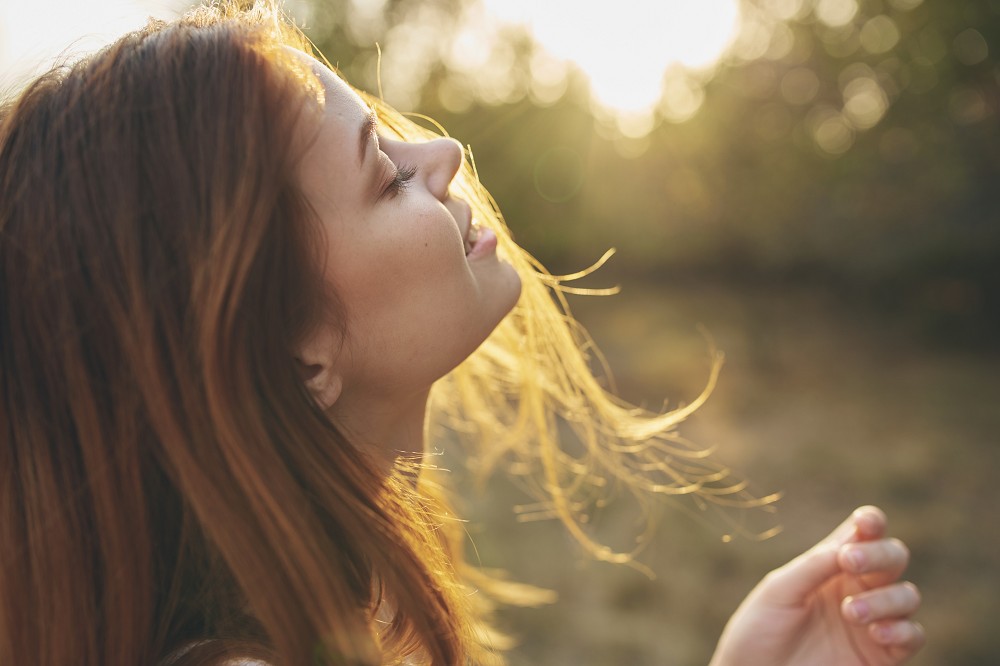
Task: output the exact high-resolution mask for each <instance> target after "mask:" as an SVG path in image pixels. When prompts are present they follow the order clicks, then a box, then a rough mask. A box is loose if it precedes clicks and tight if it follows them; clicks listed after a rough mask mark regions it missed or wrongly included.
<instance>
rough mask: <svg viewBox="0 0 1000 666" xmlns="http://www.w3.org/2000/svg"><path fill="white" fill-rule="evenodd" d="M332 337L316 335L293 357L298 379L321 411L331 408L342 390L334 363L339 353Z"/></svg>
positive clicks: (340, 379) (338, 373) (339, 375)
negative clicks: (300, 379) (299, 378)
mask: <svg viewBox="0 0 1000 666" xmlns="http://www.w3.org/2000/svg"><path fill="white" fill-rule="evenodd" d="M339 351H340V350H339V345H336V344H335V341H334V340H333V339H332V336H328V335H318V336H316V337H314V338H313V339H311V340H309V341H308V342H307V343H306V344H304V345H302V347H301V348H300V349H299V354H298V355H297V356H296V357H295V364H296V366H297V367H298V371H299V377H301V378H302V383H303V384H305V386H306V388H307V389H309V393H311V394H312V397H313V399H314V400H315V401H316V404H317V405H318V406H319V407H320V409H322V410H324V411H325V410H327V409H329V408H330V407H332V406H333V404H334V403H335V402H337V399H338V398H340V393H341V391H342V390H343V388H344V381H343V377H341V373H340V372H339V371H338V369H337V367H336V364H335V361H336V359H337V355H338V352H339Z"/></svg>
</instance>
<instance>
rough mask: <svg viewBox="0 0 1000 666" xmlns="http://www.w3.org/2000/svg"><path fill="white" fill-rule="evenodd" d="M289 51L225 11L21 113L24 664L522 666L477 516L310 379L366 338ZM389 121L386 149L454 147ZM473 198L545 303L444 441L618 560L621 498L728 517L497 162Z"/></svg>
mask: <svg viewBox="0 0 1000 666" xmlns="http://www.w3.org/2000/svg"><path fill="white" fill-rule="evenodd" d="M285 45H290V46H293V47H295V48H298V49H301V50H304V51H307V52H311V47H310V45H309V43H308V41H307V40H306V39H305V38H304V37H303V35H302V33H301V32H299V31H298V30H297V29H295V28H294V27H293V26H292V24H291V23H290V22H289V21H287V20H286V19H285V18H284V17H283V16H282V15H281V13H280V10H279V9H278V8H276V7H275V6H274V5H273V3H271V2H260V3H258V4H257V5H255V6H253V7H250V8H240V7H239V6H237V5H236V4H235V3H225V4H221V5H213V6H211V7H204V8H200V9H197V10H194V11H193V12H191V13H190V14H188V15H187V16H186V17H184V18H183V19H181V20H179V21H177V22H174V23H170V24H166V23H160V22H155V23H151V24H150V25H149V26H148V27H147V28H146V29H144V30H141V31H138V32H135V33H132V34H129V35H126V36H125V37H123V38H122V39H120V40H118V41H117V42H115V43H114V44H112V45H111V46H109V47H108V48H106V49H105V50H103V51H101V52H100V53H98V54H96V55H94V56H91V57H89V58H86V59H84V60H82V61H80V62H78V63H76V64H74V65H72V66H62V67H57V68H55V69H53V70H52V71H50V72H49V73H47V74H45V75H43V76H42V77H40V78H39V79H37V80H36V81H34V82H32V83H31V84H29V85H28V86H27V87H26V89H25V90H24V91H23V92H22V93H20V94H19V95H18V97H17V98H15V99H14V100H12V101H11V103H10V104H8V105H7V106H6V107H5V108H4V110H3V111H2V115H0V438H2V439H0V663H2V664H40V665H43V666H63V665H65V664H74V665H80V666H135V665H136V664H148V665H159V666H191V665H194V664H199V665H205V666H208V665H217V666H218V665H221V664H225V663H229V662H230V661H231V660H232V659H235V658H243V659H248V658H257V659H261V660H264V661H267V662H269V663H272V664H275V665H279V664H280V665H281V666H311V665H312V664H352V665H354V664H358V665H362V664H363V665H376V664H392V663H404V662H405V663H432V664H441V665H458V664H466V663H477V664H478V663H490V662H500V661H502V659H501V657H500V656H499V654H498V648H500V647H501V645H500V644H499V643H498V642H496V639H495V638H494V636H493V635H492V634H490V633H489V632H488V631H486V630H485V624H484V622H483V619H482V617H481V612H480V610H478V609H477V608H476V607H474V606H473V605H472V602H471V601H470V599H471V598H472V597H474V596H475V595H473V594H472V591H471V589H470V587H469V585H468V583H467V582H464V581H466V580H467V579H468V575H467V574H471V573H472V570H471V569H469V568H468V567H466V565H465V564H464V563H463V561H462V558H461V554H460V551H461V547H460V545H458V544H457V543H456V541H455V540H453V539H451V538H450V537H449V536H448V535H449V534H450V533H452V532H454V531H455V529H454V528H455V526H456V525H457V523H456V521H455V518H454V517H453V516H451V515H450V514H449V512H448V509H447V508H446V506H445V505H444V504H443V503H442V502H440V501H439V500H437V499H436V493H435V492H434V491H433V489H432V487H431V486H430V485H429V484H428V483H426V482H423V481H421V482H419V483H417V484H413V483H411V481H410V480H409V479H407V478H406V477H405V475H404V473H403V471H399V470H397V471H396V472H394V473H392V474H390V475H389V476H388V477H387V476H386V475H385V473H384V470H383V469H381V467H380V466H379V465H377V464H375V463H374V462H373V461H372V460H371V459H370V458H369V457H368V456H367V455H365V454H364V453H362V452H361V451H360V450H359V449H357V448H355V447H354V446H352V445H351V444H350V442H348V441H347V440H346V438H345V437H344V436H343V434H342V433H341V432H340V430H339V429H338V428H337V425H336V424H335V423H331V421H330V419H329V418H327V416H326V415H325V414H323V413H322V412H321V411H320V410H319V409H318V408H317V407H316V405H315V403H314V401H313V400H312V398H311V397H310V395H309V394H308V391H307V390H306V389H305V387H304V386H303V384H302V381H301V377H300V375H299V373H298V371H297V368H296V366H295V361H294V350H295V349H297V348H298V346H299V344H300V343H301V341H302V340H304V339H306V337H307V335H308V334H309V333H310V332H311V331H312V330H313V329H314V328H315V327H316V326H319V325H325V324H328V323H329V322H330V321H333V322H337V323H338V324H339V325H340V326H343V327H349V326H350V322H349V321H345V320H344V318H343V316H342V308H341V307H340V305H339V301H338V299H337V294H335V293H331V292H330V291H329V290H328V289H327V288H325V287H324V286H323V285H324V282H323V279H322V276H321V275H319V271H318V266H319V265H320V261H319V260H318V258H317V257H316V256H315V252H316V247H317V245H318V243H317V238H318V233H319V231H318V227H317V224H316V220H315V219H314V216H313V215H312V213H311V210H310V208H309V206H308V203H307V202H306V201H305V198H304V196H303V195H302V193H301V191H300V189H299V186H298V184H297V182H296V179H295V177H294V175H295V172H296V167H297V165H298V164H299V160H300V158H301V157H302V154H303V152H304V150H305V149H306V147H307V146H306V145H305V143H303V142H302V141H299V140H298V139H297V138H296V137H299V136H301V133H299V132H296V128H298V127H300V126H301V121H302V118H303V117H304V116H305V115H308V114H310V113H313V112H314V111H315V108H316V104H315V102H316V94H317V90H318V87H317V86H318V83H317V82H316V80H315V78H314V76H313V75H312V74H310V72H309V71H308V68H306V67H303V66H302V65H301V63H300V62H299V61H297V59H296V58H293V57H289V54H288V52H287V50H286V49H285V48H283V47H284V46H285ZM366 99H367V100H368V101H369V102H370V103H371V104H372V105H373V107H374V108H375V109H376V110H377V112H378V114H379V116H380V118H381V121H382V124H383V127H384V128H385V131H387V132H394V133H396V134H398V135H399V137H401V138H403V139H406V140H423V139H425V138H429V137H431V136H433V135H434V133H433V132H432V131H430V130H428V129H426V128H424V127H422V126H421V125H418V124H417V123H414V122H412V121H411V120H410V119H409V118H407V117H405V116H403V115H401V114H399V113H396V112H395V111H393V110H392V109H390V108H389V107H388V106H386V105H385V104H383V103H382V102H381V101H380V100H379V99H378V98H377V97H372V96H367V97H366ZM454 191H455V194H456V195H457V196H460V197H462V198H464V199H466V200H467V201H469V202H470V204H471V205H472V206H473V210H474V214H475V217H476V219H477V220H478V221H479V222H480V223H481V224H483V225H486V226H488V227H490V228H492V229H494V230H495V231H496V232H497V234H498V237H499V252H500V253H501V254H502V255H503V257H504V258H506V259H507V260H508V261H510V262H511V263H512V264H513V265H514V267H515V268H516V269H517V271H518V273H519V274H520V275H521V278H522V281H523V294H522V297H521V300H520V302H519V304H518V305H517V307H516V308H515V310H514V312H513V313H512V314H511V315H510V316H509V317H508V318H507V319H505V320H504V322H503V323H502V324H501V325H500V326H499V327H498V329H497V330H496V331H495V333H494V334H493V335H492V336H491V337H490V338H489V340H488V341H487V342H486V343H485V344H484V345H483V346H482V348H481V349H480V350H478V351H477V352H476V353H475V354H473V355H472V357H470V358H469V359H468V360H467V361H466V362H465V363H463V364H462V365H461V366H460V367H459V368H458V369H456V370H455V371H453V372H452V373H451V374H450V375H449V376H448V377H446V378H444V379H443V380H442V381H441V382H439V384H438V385H436V387H435V389H434V392H433V395H432V410H431V417H432V421H433V422H435V423H446V424H448V425H450V426H451V427H453V428H455V429H457V430H459V431H461V432H462V433H463V434H464V435H466V436H467V438H468V439H469V440H470V442H472V443H473V444H475V443H482V444H483V445H484V446H482V447H481V449H480V450H479V452H478V453H473V454H471V455H470V458H469V459H470V462H471V463H474V464H475V465H477V466H478V469H479V470H486V469H489V468H492V467H494V466H495V465H497V464H498V463H500V462H504V463H505V464H507V465H508V467H510V468H512V469H513V470H514V471H516V472H518V473H523V474H524V475H526V477H530V476H531V475H535V478H537V482H536V483H535V484H534V485H533V486H532V487H533V488H534V490H535V492H536V493H537V495H538V497H539V501H541V502H543V503H545V510H546V511H549V512H551V513H552V515H556V516H558V517H559V518H560V519H562V521H563V522H564V523H565V524H566V525H567V527H568V528H569V529H570V531H571V532H572V533H573V534H574V536H576V537H577V538H578V539H579V540H580V541H581V543H583V544H584V546H585V547H586V548H587V550H589V551H590V552H591V553H592V554H593V555H594V556H596V557H598V558H601V559H604V560H608V561H613V562H627V561H629V559H630V558H629V554H628V553H616V552H613V551H612V550H610V549H608V548H606V547H604V546H602V545H601V544H600V543H599V542H598V541H595V540H594V539H593V538H592V537H591V536H590V535H588V534H587V532H586V531H585V530H584V529H583V527H582V519H581V517H582V516H583V515H584V513H585V511H586V509H587V506H588V505H589V504H590V503H591V502H592V501H594V500H596V499H599V497H600V495H601V493H602V492H604V490H602V489H606V488H607V487H608V484H609V483H614V482H618V483H621V484H623V485H624V487H627V488H630V489H633V490H635V491H636V492H639V493H646V494H690V495H693V496H696V497H699V498H701V499H702V500H703V501H706V502H716V503H724V502H727V501H728V500H727V499H726V493H729V494H731V493H732V492H734V491H738V490H739V488H738V487H735V486H734V485H733V483H732V482H731V481H730V480H729V479H728V476H727V473H726V471H725V470H724V469H720V468H718V467H716V466H714V465H712V464H711V463H709V462H708V461H707V460H706V459H705V456H704V452H702V451H700V450H698V449H697V448H696V447H692V446H690V445H688V444H687V443H686V442H685V441H684V440H682V439H680V438H679V437H678V436H677V435H676V434H674V432H673V428H674V427H675V425H676V424H677V423H678V422H679V421H681V420H682V419H683V418H684V417H685V416H686V415H687V414H688V413H689V412H690V410H691V409H694V408H695V407H696V406H697V404H698V401H696V402H695V403H694V404H692V405H691V406H689V407H688V408H686V409H684V410H680V411H675V412H672V413H668V414H662V415H656V414H648V413H645V412H642V411H639V410H636V409H634V408H632V407H630V406H628V405H623V404H621V403H620V402H618V401H617V400H615V399H614V398H613V397H612V396H611V395H610V394H609V393H608V392H606V391H605V390H604V389H603V388H602V386H601V385H600V383H599V382H598V380H597V379H595V377H594V373H593V368H592V367H591V364H592V363H594V362H595V360H596V359H597V357H596V356H592V354H593V352H591V353H590V354H588V352H587V350H588V349H589V348H590V347H589V343H588V341H587V339H586V336H585V335H584V333H583V332H582V330H581V329H580V328H579V327H578V326H577V325H576V323H575V322H574V320H573V319H572V318H571V317H570V316H569V315H568V314H567V309H566V307H565V301H564V298H563V295H564V293H565V292H566V291H567V290H568V289H569V288H568V287H567V286H566V284H565V283H566V282H567V281H568V279H569V278H561V279H560V278H554V277H552V276H550V275H548V274H547V273H546V272H545V271H544V270H543V269H542V268H541V267H540V266H539V265H538V264H537V262H535V261H534V260H532V258H531V257H530V256H529V255H528V254H526V253H525V252H524V251H523V250H521V249H520V248H518V247H517V246H516V245H515V244H514V243H513V242H512V240H511V238H510V234H509V233H508V231H507V229H506V227H505V225H504V222H503V219H502V217H501V216H500V214H499V212H498V211H497V209H496V206H495V205H494V204H493V201H492V200H491V199H490V197H489V195H488V194H487V193H486V191H485V190H484V189H483V188H482V186H481V185H480V184H479V183H478V179H477V178H476V174H475V172H474V169H473V166H472V162H471V160H470V161H469V162H468V163H467V164H466V165H465V166H463V168H462V171H461V173H460V175H459V177H458V179H457V181H456V183H455V185H454ZM570 277H572V276H570ZM712 381H713V382H714V374H713V375H712ZM564 430H565V431H566V432H567V433H568V434H563V432H564ZM518 595H519V596H520V597H521V600H522V601H529V602H530V601H539V600H541V599H542V596H539V595H532V594H529V593H528V592H527V591H525V590H520V591H519V592H518V594H515V595H514V596H518ZM508 596H510V595H508Z"/></svg>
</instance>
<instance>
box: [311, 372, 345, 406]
mask: <svg viewBox="0 0 1000 666" xmlns="http://www.w3.org/2000/svg"><path fill="white" fill-rule="evenodd" d="M306 388H308V389H309V392H310V393H312V396H313V399H315V400H316V404H317V405H319V407H320V409H322V410H323V411H326V410H328V409H330V408H331V407H333V404H334V403H335V402H337V399H338V398H339V397H340V392H341V390H342V389H343V388H344V382H343V381H342V380H341V378H340V375H338V374H336V373H335V372H334V371H333V369H332V368H325V369H323V370H322V371H320V372H319V373H318V374H317V375H315V376H314V377H313V378H312V379H310V380H308V381H307V382H306Z"/></svg>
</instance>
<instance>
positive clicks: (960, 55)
mask: <svg viewBox="0 0 1000 666" xmlns="http://www.w3.org/2000/svg"><path fill="white" fill-rule="evenodd" d="M954 50H955V58H957V59H958V61H959V62H960V63H962V64H963V65H969V66H970V67H971V66H972V65H978V64H979V63H981V62H982V61H984V60H986V58H988V57H989V55H990V47H989V44H987V43H986V38H984V37H983V34H982V33H981V32H979V31H978V30H976V29H975V28H969V29H968V30H965V31H963V32H961V33H959V35H958V37H956V38H955V42H954Z"/></svg>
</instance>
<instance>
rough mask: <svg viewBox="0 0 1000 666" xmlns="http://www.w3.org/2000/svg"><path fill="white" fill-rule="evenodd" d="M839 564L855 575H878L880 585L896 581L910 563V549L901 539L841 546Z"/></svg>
mask: <svg viewBox="0 0 1000 666" xmlns="http://www.w3.org/2000/svg"><path fill="white" fill-rule="evenodd" d="M838 562H839V564H840V566H841V567H842V568H843V569H844V571H848V572H850V573H853V574H873V573H874V574H877V576H875V579H877V581H876V582H880V584H883V585H884V584H885V583H887V582H890V581H893V580H896V579H897V578H899V576H900V574H902V573H903V571H905V570H906V567H907V565H908V564H909V563H910V549H909V548H907V547H906V544H905V543H903V542H902V541H900V540H899V539H878V540H875V541H864V542H861V543H850V544H847V545H844V546H841V548H840V553H839V556H838Z"/></svg>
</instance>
